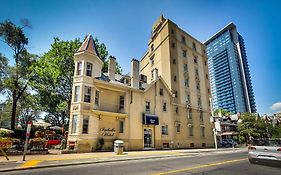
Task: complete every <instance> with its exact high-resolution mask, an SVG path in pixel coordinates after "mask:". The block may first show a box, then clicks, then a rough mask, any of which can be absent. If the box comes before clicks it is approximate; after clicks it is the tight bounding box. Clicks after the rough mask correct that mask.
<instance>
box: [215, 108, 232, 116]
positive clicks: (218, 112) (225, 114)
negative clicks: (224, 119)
mask: <svg viewBox="0 0 281 175" xmlns="http://www.w3.org/2000/svg"><path fill="white" fill-rule="evenodd" d="M220 113H221V115H222V116H229V115H230V114H231V112H229V111H227V110H225V109H216V110H215V112H214V114H215V115H219V114H220Z"/></svg>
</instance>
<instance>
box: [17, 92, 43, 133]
mask: <svg viewBox="0 0 281 175" xmlns="http://www.w3.org/2000/svg"><path fill="white" fill-rule="evenodd" d="M35 96H36V95H31V94H29V93H24V94H23V96H22V98H21V99H20V100H19V105H18V112H17V113H18V122H19V123H18V124H19V125H20V126H21V128H24V129H25V128H26V126H27V122H28V121H33V120H36V119H38V118H40V116H39V114H40V111H39V110H38V105H37V102H36V98H35Z"/></svg>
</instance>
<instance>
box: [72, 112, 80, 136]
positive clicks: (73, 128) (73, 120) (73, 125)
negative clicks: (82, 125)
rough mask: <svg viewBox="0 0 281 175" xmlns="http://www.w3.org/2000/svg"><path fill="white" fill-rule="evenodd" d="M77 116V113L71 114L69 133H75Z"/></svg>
mask: <svg viewBox="0 0 281 175" xmlns="http://www.w3.org/2000/svg"><path fill="white" fill-rule="evenodd" d="M77 118H78V115H73V116H72V126H71V134H75V133H76V129H77Z"/></svg>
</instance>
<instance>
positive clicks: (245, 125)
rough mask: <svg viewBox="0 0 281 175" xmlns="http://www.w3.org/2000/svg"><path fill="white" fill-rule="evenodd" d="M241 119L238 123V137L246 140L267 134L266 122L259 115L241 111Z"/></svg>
mask: <svg viewBox="0 0 281 175" xmlns="http://www.w3.org/2000/svg"><path fill="white" fill-rule="evenodd" d="M241 120H242V121H241V122H240V123H239V124H238V131H239V136H238V137H240V138H244V140H245V141H247V142H248V141H249V140H251V139H257V138H263V137H266V136H267V133H266V123H265V121H264V119H262V118H261V117H258V116H256V115H255V114H251V113H243V114H241ZM241 140H242V139H241Z"/></svg>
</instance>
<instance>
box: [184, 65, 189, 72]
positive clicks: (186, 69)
mask: <svg viewBox="0 0 281 175" xmlns="http://www.w3.org/2000/svg"><path fill="white" fill-rule="evenodd" d="M183 70H184V71H186V72H187V71H188V67H187V64H184V65H183Z"/></svg>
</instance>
